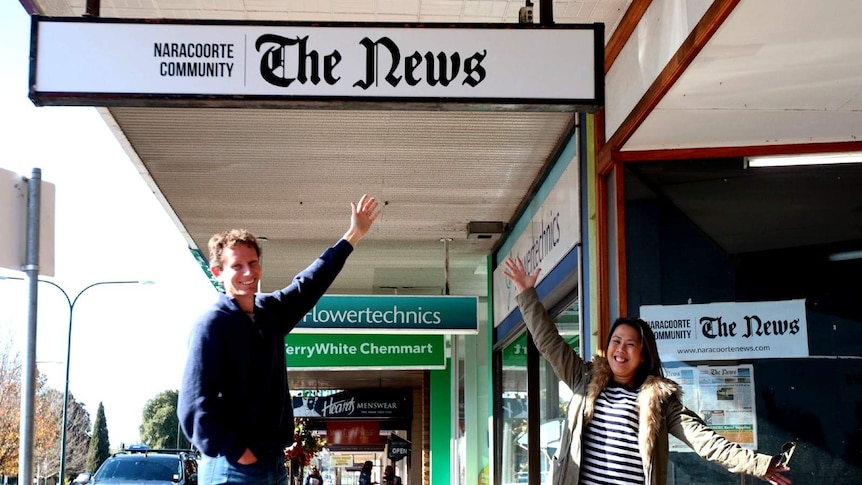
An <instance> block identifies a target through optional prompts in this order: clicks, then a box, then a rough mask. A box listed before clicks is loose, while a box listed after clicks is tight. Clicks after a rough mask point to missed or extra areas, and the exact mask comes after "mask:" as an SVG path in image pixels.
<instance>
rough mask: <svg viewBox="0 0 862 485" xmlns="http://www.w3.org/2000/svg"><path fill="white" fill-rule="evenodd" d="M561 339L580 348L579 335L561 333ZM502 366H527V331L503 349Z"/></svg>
mask: <svg viewBox="0 0 862 485" xmlns="http://www.w3.org/2000/svg"><path fill="white" fill-rule="evenodd" d="M563 339H565V340H566V342H568V343H569V345H570V346H571V347H572V348H573V349H575V350H578V348H580V340H581V339H580V336H579V335H563ZM503 367H504V368H510V369H511V368H513V367H524V368H526V367H527V332H524V333H522V334H521V335H520V336H519V337H518V338H516V339H515V340H514V341H513V342H512V343H510V344H509V345H507V346H506V347H505V348H504V349H503Z"/></svg>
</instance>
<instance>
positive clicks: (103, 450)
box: [87, 402, 111, 471]
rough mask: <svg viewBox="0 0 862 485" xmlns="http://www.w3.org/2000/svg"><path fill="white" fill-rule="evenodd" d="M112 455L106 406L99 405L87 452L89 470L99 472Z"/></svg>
mask: <svg viewBox="0 0 862 485" xmlns="http://www.w3.org/2000/svg"><path fill="white" fill-rule="evenodd" d="M110 455H111V443H110V442H109V441H108V423H107V421H106V420H105V406H104V404H102V403H101V402H100V403H99V410H98V411H96V422H95V423H93V437H92V438H91V439H90V448H89V450H88V451H87V470H91V471H95V470H98V469H99V467H100V466H101V465H102V463H104V462H105V460H107V459H108V456H110Z"/></svg>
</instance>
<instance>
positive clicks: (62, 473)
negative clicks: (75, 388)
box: [0, 275, 152, 485]
mask: <svg viewBox="0 0 862 485" xmlns="http://www.w3.org/2000/svg"><path fill="white" fill-rule="evenodd" d="M6 279H8V280H24V278H19V277H17V276H4V275H0V280H6ZM39 282H40V283H47V284H49V285H51V286H53V287H54V288H57V289H58V290H60V293H62V294H63V296H64V297H66V303H68V304H69V333H68V337H67V339H66V382H65V387H64V388H63V424H62V427H61V429H60V482H59V485H63V484H64V479H65V477H66V425H67V420H68V407H69V362H70V359H71V357H72V317H73V315H74V313H73V311H74V310H75V303H77V302H78V298H80V297H81V295H83V294H84V292H85V291H87V290H89V289H90V288H93V287H95V286H101V285H123V284H137V283H142V284H151V283H152V282H151V281H137V280H129V281H98V282H96V283H92V284H90V285H87V286H86V287H84V289H83V290H81V291H79V292H78V294H77V295H75V297H74V298H69V294H68V293H66V290H64V289H63V287H62V286H60V285H58V284H57V283H54V282H53V281H49V280H42V279H40V280H39Z"/></svg>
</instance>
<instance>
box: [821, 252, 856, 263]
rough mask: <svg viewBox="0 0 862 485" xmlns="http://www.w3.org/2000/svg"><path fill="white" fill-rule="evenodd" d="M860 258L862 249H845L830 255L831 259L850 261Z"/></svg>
mask: <svg viewBox="0 0 862 485" xmlns="http://www.w3.org/2000/svg"><path fill="white" fill-rule="evenodd" d="M859 258H862V251H845V252H843V253H832V254H830V255H829V261H850V260H853V259H859Z"/></svg>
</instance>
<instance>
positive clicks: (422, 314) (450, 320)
mask: <svg viewBox="0 0 862 485" xmlns="http://www.w3.org/2000/svg"><path fill="white" fill-rule="evenodd" d="M478 304H479V303H478V299H477V298H476V297H472V296H354V295H350V296H348V295H324V296H323V297H322V298H321V299H320V301H318V302H317V305H315V307H314V308H313V309H312V310H311V311H310V312H308V314H306V315H305V317H304V318H303V319H302V321H301V322H300V323H299V326H297V330H299V331H302V330H308V331H318V332H319V331H327V330H338V331H347V332H351V333H374V332H378V333H389V332H392V331H393V330H397V331H398V332H399V333H402V332H408V333H423V334H428V333H444V334H475V333H477V332H478V330H479V321H478V315H477V311H478Z"/></svg>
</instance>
